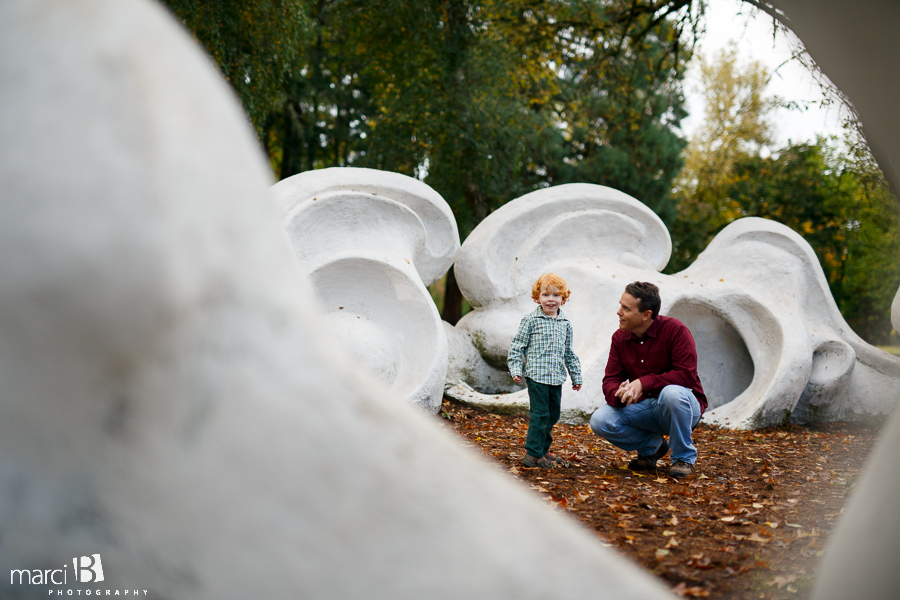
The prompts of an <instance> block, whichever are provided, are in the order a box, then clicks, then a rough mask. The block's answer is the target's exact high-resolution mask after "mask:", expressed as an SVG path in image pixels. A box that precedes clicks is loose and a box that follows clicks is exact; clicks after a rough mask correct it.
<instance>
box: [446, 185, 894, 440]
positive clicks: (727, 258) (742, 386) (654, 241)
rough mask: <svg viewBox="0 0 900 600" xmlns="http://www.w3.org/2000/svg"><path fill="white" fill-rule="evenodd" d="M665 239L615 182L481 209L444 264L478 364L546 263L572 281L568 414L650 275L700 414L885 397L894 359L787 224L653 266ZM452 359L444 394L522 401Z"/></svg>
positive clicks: (737, 419) (589, 393)
mask: <svg viewBox="0 0 900 600" xmlns="http://www.w3.org/2000/svg"><path fill="white" fill-rule="evenodd" d="M670 250H671V243H670V241H669V234H668V232H667V231H666V229H665V227H664V226H663V224H662V222H661V221H660V220H659V219H658V218H657V217H656V215H655V214H653V212H651V211H650V210H649V209H648V208H647V207H646V206H644V205H643V204H641V203H640V202H638V201H637V200H635V199H634V198H631V197H630V196H627V195H625V194H623V193H621V192H618V191H616V190H612V189H610V188H605V187H602V186H595V185H587V184H571V185H562V186H558V187H555V188H549V189H546V190H540V191H537V192H533V193H531V194H527V195H525V196H523V197H521V198H518V199H516V200H514V201H512V202H510V203H508V204H506V205H505V206H503V207H501V208H500V209H498V210H497V211H495V212H494V213H492V214H491V215H490V216H488V218H487V219H485V220H484V221H482V223H481V224H479V226H478V227H477V228H476V229H475V231H474V232H472V234H471V235H470V236H469V238H468V239H467V240H466V242H465V243H464V244H463V246H462V248H461V250H460V253H459V258H458V260H457V262H456V265H455V273H456V278H457V281H458V282H459V285H460V289H461V290H462V292H463V295H465V297H466V298H467V299H468V300H469V302H470V304H471V305H472V306H473V308H474V310H473V312H471V313H469V314H468V315H466V316H465V317H464V318H463V319H462V320H460V322H459V323H458V325H457V327H458V328H459V329H460V330H462V331H464V332H467V333H468V334H469V335H470V337H471V340H472V342H473V345H474V347H475V348H477V349H478V351H480V354H481V355H482V356H483V358H484V361H485V364H484V365H483V366H482V368H481V371H480V373H482V374H484V373H490V370H491V366H493V367H494V368H495V370H496V371H498V372H499V371H502V370H503V369H504V368H505V361H506V353H507V351H508V348H509V342H510V340H511V338H512V336H513V335H514V334H515V332H516V324H517V323H518V320H519V319H520V318H521V317H522V315H524V314H525V313H526V312H528V311H530V310H533V302H532V300H531V297H530V288H531V284H532V283H533V282H534V280H535V279H536V278H537V277H538V276H539V275H540V274H541V273H544V272H548V271H552V272H555V273H558V274H559V275H561V276H563V277H564V278H565V279H566V281H567V282H568V283H569V286H570V288H571V289H572V296H571V297H570V299H569V302H568V303H567V304H566V307H565V309H566V315H567V316H568V317H569V319H570V320H571V321H572V325H573V327H574V330H575V351H576V353H577V354H578V356H579V357H580V358H581V363H582V368H583V372H584V388H583V389H582V390H581V391H580V392H574V391H572V390H571V389H569V388H568V387H567V386H564V387H563V413H564V415H565V417H567V418H569V419H575V418H578V417H583V416H587V415H589V414H590V413H591V412H593V410H594V409H596V407H597V406H599V405H600V404H601V403H603V402H604V400H603V395H602V390H601V382H602V379H603V373H604V369H605V367H606V358H607V355H608V353H609V342H610V337H611V336H612V333H613V332H614V331H615V329H616V327H617V326H618V323H617V318H616V313H615V311H616V308H617V306H618V300H619V297H620V296H621V295H622V291H623V290H624V288H625V285H626V284H627V283H629V282H631V281H635V280H643V281H650V282H653V283H655V284H657V285H658V286H659V287H660V289H661V295H662V301H663V305H662V311H661V312H662V313H663V314H666V315H669V316H673V317H677V318H679V319H681V320H682V321H683V322H684V323H685V324H687V325H688V327H690V328H691V331H692V333H693V334H694V338H695V340H696V342H697V351H698V357H699V369H698V370H699V373H700V378H701V380H702V382H703V388H704V391H705V392H706V394H707V396H708V398H709V401H710V406H709V408H710V410H709V411H707V413H706V414H705V415H704V419H705V420H707V421H712V422H718V423H722V424H724V425H726V426H729V427H734V428H755V427H765V426H770V425H776V424H781V423H784V422H786V421H787V420H788V419H789V418H790V417H791V416H792V415H793V416H794V418H795V419H797V420H800V421H809V420H813V421H822V420H838V419H851V420H852V419H855V418H860V417H870V416H879V415H886V414H889V413H890V412H891V410H892V409H893V408H894V406H895V404H896V402H897V396H896V394H895V393H894V390H896V388H897V386H898V385H900V359H898V358H896V357H893V356H891V355H889V354H887V353H886V352H883V351H881V350H878V349H877V348H874V347H872V346H870V345H869V344H867V343H866V342H864V341H863V340H862V339H860V338H859V337H858V336H857V335H856V334H855V333H853V331H852V330H851V329H850V327H849V326H848V325H847V324H846V322H845V321H844V320H843V318H842V317H841V315H840V312H839V311H838V308H837V306H836V305H835V303H834V300H833V298H832V297H831V292H830V290H829V288H828V284H827V282H826V280H825V276H824V274H823V273H822V269H821V267H820V265H819V263H818V260H817V259H816V256H815V254H814V252H813V251H812V248H811V247H810V246H809V244H807V243H806V242H805V241H804V240H803V239H802V238H801V237H800V236H799V235H798V234H796V233H795V232H793V231H792V230H791V229H790V228H788V227H785V226H784V225H780V224H778V223H775V222H773V221H767V220H764V219H757V218H748V219H741V220H739V221H736V222H734V223H732V224H731V225H729V226H728V227H726V228H725V229H724V230H722V231H721V232H720V233H719V235H718V236H716V238H715V239H714V240H713V241H712V243H711V244H710V245H709V247H708V248H707V249H706V251H705V252H703V253H702V254H701V255H700V256H699V257H698V258H697V260H696V262H695V263H694V264H693V265H691V267H690V268H688V269H686V270H685V271H683V272H681V273H678V274H675V275H662V274H660V273H659V272H658V271H659V270H660V269H662V268H663V267H664V266H665V264H666V262H667V261H668V258H669V253H670ZM456 347H464V345H463V344H457V346H456ZM471 353H472V351H471V350H467V352H466V353H465V354H463V355H464V356H467V355H471ZM468 360H469V362H471V358H468ZM457 362H458V361H457V359H456V358H455V357H451V363H452V364H451V369H450V374H451V376H453V375H456V376H457V380H451V381H449V382H448V389H447V393H448V394H449V395H451V396H454V397H457V398H459V399H461V400H464V401H469V402H473V403H478V404H484V405H488V406H493V407H499V408H502V407H503V405H506V406H509V405H520V406H523V407H524V406H527V403H528V398H527V395H526V393H525V392H524V391H519V392H515V393H511V394H507V395H502V394H499V393H497V392H500V391H503V390H501V389H499V388H500V387H502V386H497V385H495V384H494V382H495V381H496V378H497V377H498V375H496V374H493V375H492V379H487V378H486V381H484V382H482V381H480V380H478V379H469V380H466V379H465V374H460V370H459V369H458V368H456V366H455V365H456V363H457ZM470 371H471V369H470ZM473 388H474V389H473ZM477 389H482V390H483V391H485V392H487V393H478V392H476V391H475V390H477Z"/></svg>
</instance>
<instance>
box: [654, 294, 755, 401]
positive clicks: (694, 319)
mask: <svg viewBox="0 0 900 600" xmlns="http://www.w3.org/2000/svg"><path fill="white" fill-rule="evenodd" d="M668 316H670V317H675V318H676V319H678V320H680V321H681V322H683V323H684V324H685V325H687V326H688V328H689V329H690V330H691V334H692V335H693V336H694V342H695V343H696V344H697V372H698V373H699V374H700V383H702V384H703V391H704V392H705V393H706V397H707V400H709V409H713V408H717V407H719V406H722V405H723V404H728V403H729V402H731V401H732V400H734V399H735V398H737V397H738V396H740V395H741V393H742V392H743V391H744V390H746V389H747V388H748V387H749V386H750V383H751V382H752V381H753V374H754V367H753V359H752V358H751V356H750V352H749V351H748V350H747V345H746V344H745V343H744V339H743V338H742V337H741V335H740V334H739V333H738V332H737V330H736V329H735V328H734V326H732V325H731V323H729V322H728V321H727V320H725V319H724V318H723V317H722V316H720V315H719V314H718V313H717V312H716V311H715V310H714V309H713V308H712V307H710V306H708V305H706V304H705V303H700V302H693V301H681V302H677V303H676V304H675V305H674V306H673V307H672V309H671V310H669V313H668Z"/></svg>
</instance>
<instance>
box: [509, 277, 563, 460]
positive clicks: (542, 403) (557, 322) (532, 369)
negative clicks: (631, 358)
mask: <svg viewBox="0 0 900 600" xmlns="http://www.w3.org/2000/svg"><path fill="white" fill-rule="evenodd" d="M569 293H570V292H569V288H568V286H567V285H566V282H565V280H564V279H563V278H562V277H560V276H559V275H556V274H554V273H545V274H544V275H541V276H540V277H539V278H538V280H537V281H536V282H535V284H534V285H533V286H531V298H532V299H533V300H534V301H535V302H537V303H538V304H539V305H540V306H538V307H537V308H536V309H535V311H534V312H532V313H529V314H527V315H525V317H524V318H523V319H522V322H521V323H520V324H519V332H518V333H516V337H514V338H513V341H512V344H511V345H510V347H509V355H508V356H507V357H506V362H507V364H508V365H509V373H510V375H512V378H513V380H514V381H515V382H516V383H521V382H522V355H523V354H524V355H525V373H524V376H525V383H526V384H527V385H528V399H529V401H530V403H531V406H530V409H529V413H528V414H529V415H530V417H531V420H530V422H529V423H528V436H527V437H526V438H525V458H523V459H522V464H523V465H525V466H526V467H543V468H545V469H552V468H554V467H555V466H556V465H557V464H564V463H565V461H564V460H563V459H562V458H560V457H558V456H555V455H553V454H551V453H550V443H551V442H552V441H553V437H552V436H551V435H550V430H551V429H553V426H554V425H556V422H557V421H559V406H560V400H561V399H562V384H563V383H565V381H566V369H568V370H569V375H571V376H572V389H573V390H575V391H578V390H580V389H581V363H580V362H579V361H578V357H577V356H575V353H574V352H573V351H572V324H571V323H569V320H568V319H567V318H566V317H565V316H563V314H562V311H561V310H560V309H559V307H560V306H562V305H563V304H565V303H566V300H568V299H569Z"/></svg>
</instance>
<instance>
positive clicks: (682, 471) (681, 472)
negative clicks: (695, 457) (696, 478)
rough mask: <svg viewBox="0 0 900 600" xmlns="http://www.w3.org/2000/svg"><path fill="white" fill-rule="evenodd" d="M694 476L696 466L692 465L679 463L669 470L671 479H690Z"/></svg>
mask: <svg viewBox="0 0 900 600" xmlns="http://www.w3.org/2000/svg"><path fill="white" fill-rule="evenodd" d="M693 474H694V465H692V464H691V463H686V462H681V461H680V460H679V461H677V462H676V463H675V464H674V465H672V467H671V468H670V469H669V477H690V476H691V475H693Z"/></svg>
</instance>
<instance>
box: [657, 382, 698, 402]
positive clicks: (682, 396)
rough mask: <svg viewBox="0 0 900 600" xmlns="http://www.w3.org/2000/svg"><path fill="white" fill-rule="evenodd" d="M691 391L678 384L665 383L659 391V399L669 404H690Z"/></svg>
mask: <svg viewBox="0 0 900 600" xmlns="http://www.w3.org/2000/svg"><path fill="white" fill-rule="evenodd" d="M692 396H693V392H692V391H691V390H689V389H688V388H686V387H682V386H680V385H667V386H666V387H664V388H663V389H662V392H660V393H659V401H660V402H663V403H665V404H669V405H675V404H678V405H686V406H690V405H691V400H692Z"/></svg>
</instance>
